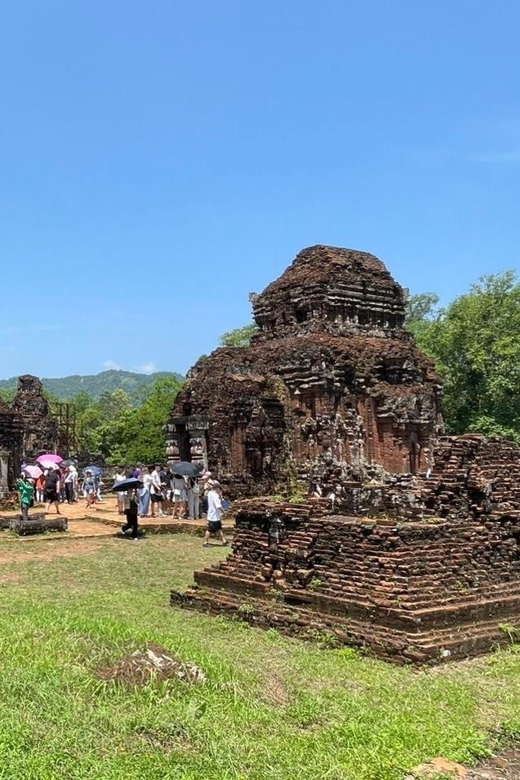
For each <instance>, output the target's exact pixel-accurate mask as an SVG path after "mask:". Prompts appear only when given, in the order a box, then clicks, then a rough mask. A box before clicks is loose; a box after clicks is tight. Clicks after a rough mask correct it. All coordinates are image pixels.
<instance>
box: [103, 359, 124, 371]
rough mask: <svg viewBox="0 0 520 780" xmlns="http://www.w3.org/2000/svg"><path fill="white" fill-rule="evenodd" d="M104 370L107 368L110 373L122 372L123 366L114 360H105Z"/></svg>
mask: <svg viewBox="0 0 520 780" xmlns="http://www.w3.org/2000/svg"><path fill="white" fill-rule="evenodd" d="M103 368H106V369H107V370H109V371H110V370H112V371H121V366H120V365H119V364H118V363H115V362H114V361H113V360H105V361H104V363H103Z"/></svg>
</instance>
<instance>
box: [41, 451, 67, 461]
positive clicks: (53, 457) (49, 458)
mask: <svg viewBox="0 0 520 780" xmlns="http://www.w3.org/2000/svg"><path fill="white" fill-rule="evenodd" d="M62 460H63V458H62V457H61V455H54V454H53V453H52V452H49V453H47V454H46V455H39V456H38V457H37V458H36V463H44V462H45V463H61V461H62Z"/></svg>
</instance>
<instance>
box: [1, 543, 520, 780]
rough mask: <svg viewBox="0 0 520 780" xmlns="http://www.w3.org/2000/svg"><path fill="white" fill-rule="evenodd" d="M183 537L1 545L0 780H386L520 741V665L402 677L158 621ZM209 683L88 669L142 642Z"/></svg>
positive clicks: (182, 573) (381, 668)
mask: <svg viewBox="0 0 520 780" xmlns="http://www.w3.org/2000/svg"><path fill="white" fill-rule="evenodd" d="M223 552H224V551H222V550H221V549H219V548H216V547H215V548H213V549H210V550H203V549H202V548H201V541H200V540H199V539H195V538H193V537H186V536H156V537H151V538H148V539H146V540H143V541H139V542H136V543H132V542H129V541H128V542H126V541H124V540H122V541H118V540H115V539H101V540H99V541H98V540H85V541H76V542H71V541H66V542H65V541H37V542H35V541H31V542H28V543H25V544H22V543H12V542H11V543H2V545H1V547H0V583H1V584H0V665H1V667H0V668H1V676H0V780H4V778H5V780H18V778H19V779H20V780H55V779H57V778H60V779H61V778H63V780H76V779H77V780H80V779H81V780H86V779H87V778H92V779H93V780H98V779H99V780H116V779H117V780H134V778H135V780H152V778H153V780H158V779H162V778H172V779H173V778H175V779H176V778H182V779H183V780H188V779H189V780H227V779H228V778H229V779H230V780H231V779H233V780H238V779H239V778H243V779H244V780H369V779H370V780H397V779H398V778H401V777H402V776H403V774H404V773H405V771H406V770H409V769H410V768H411V767H413V766H415V765H417V764H419V763H421V762H423V761H426V760H427V759H429V758H432V757H434V756H438V755H443V756H446V757H447V758H451V759H453V760H456V761H460V762H468V761H471V760H474V758H475V757H476V756H482V755H485V754H486V751H487V750H488V748H489V745H490V744H492V741H493V739H494V738H495V735H496V734H497V733H498V732H500V734H501V735H503V736H504V737H505V736H507V735H516V734H517V732H520V654H516V653H515V652H514V651H503V652H499V653H497V654H495V655H492V656H489V657H487V658H485V659H477V660H475V661H472V662H467V663H462V664H455V665H452V666H444V667H441V668H437V669H434V670H427V671H419V672H417V671H414V670H413V669H410V668H400V667H393V666H389V665H387V664H385V663H382V662H379V661H376V660H373V659H370V658H363V657H361V656H359V655H358V654H356V653H355V652H353V651H351V650H348V649H347V650H345V649H343V650H320V649H319V648H318V647H316V646H313V645H312V644H307V643H301V642H298V641H292V640H288V639H285V638H283V637H281V636H279V635H278V634H277V633H276V632H275V631H269V632H261V631H258V630H256V629H251V628H249V627H248V626H246V625H243V624H241V623H235V622H230V621H227V620H225V619H222V618H211V617H207V616H205V615H200V614H196V613H190V612H184V611H181V610H177V609H172V608H171V607H170V606H169V605H168V599H169V591H170V588H171V587H172V586H175V587H178V588H181V587H184V586H186V585H187V584H188V583H189V582H190V581H191V575H192V571H193V569H194V568H196V567H200V566H201V564H202V563H203V562H204V561H209V562H211V561H217V560H218V559H219V558H220V556H222V554H223ZM152 642H153V643H155V644H158V645H162V646H163V647H164V648H166V649H167V650H169V651H171V652H173V653H175V654H177V655H178V656H180V657H181V658H182V659H183V660H186V661H193V662H195V663H196V664H198V665H199V666H201V667H202V669H203V670H204V672H205V673H206V674H207V676H208V682H207V683H206V684H204V685H200V686H189V685H187V684H185V683H181V682H178V681H168V682H166V683H156V684H148V685H146V686H144V687H141V688H135V689H124V688H122V687H121V686H120V685H118V684H116V683H114V682H102V681H100V680H99V679H98V678H97V677H96V675H95V671H96V670H97V669H99V668H103V667H107V666H111V665H114V664H116V663H117V662H119V661H120V660H121V659H122V658H124V657H125V656H126V655H127V654H128V653H129V652H132V651H133V650H135V649H137V648H142V647H144V646H145V645H146V644H147V643H152Z"/></svg>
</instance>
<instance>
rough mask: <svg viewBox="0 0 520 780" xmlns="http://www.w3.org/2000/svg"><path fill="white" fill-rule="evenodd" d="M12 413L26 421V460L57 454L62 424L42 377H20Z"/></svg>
mask: <svg viewBox="0 0 520 780" xmlns="http://www.w3.org/2000/svg"><path fill="white" fill-rule="evenodd" d="M12 409H13V411H14V412H15V413H16V414H17V415H19V417H20V418H21V419H22V424H23V438H22V456H23V457H24V458H26V459H29V458H33V457H37V456H38V455H39V454H40V453H42V452H55V450H56V448H57V446H58V438H59V431H58V423H57V421H56V419H55V418H54V416H53V415H52V413H51V410H50V407H49V402H48V401H47V399H46V398H45V396H44V394H43V385H42V383H41V381H40V380H39V379H38V377H36V376H31V375H30V374H26V375H24V376H21V377H19V379H18V389H17V391H16V396H15V398H14V401H13V404H12Z"/></svg>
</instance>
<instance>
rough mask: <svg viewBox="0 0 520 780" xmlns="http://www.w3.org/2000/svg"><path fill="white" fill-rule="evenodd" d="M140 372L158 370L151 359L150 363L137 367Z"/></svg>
mask: <svg viewBox="0 0 520 780" xmlns="http://www.w3.org/2000/svg"><path fill="white" fill-rule="evenodd" d="M135 370H136V371H137V372H138V373H139V374H153V373H154V371H156V370H157V369H156V366H155V363H153V362H152V361H150V362H149V363H143V365H142V366H137V368H136V369H135Z"/></svg>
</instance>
